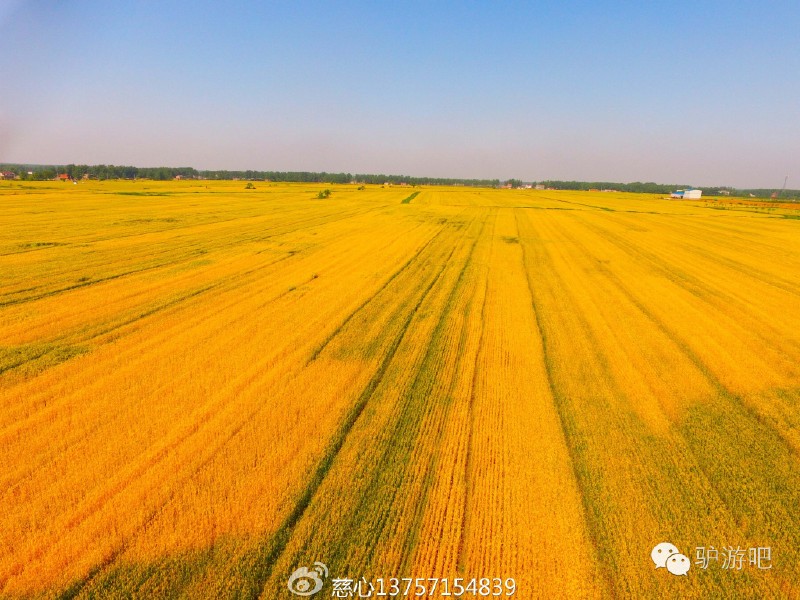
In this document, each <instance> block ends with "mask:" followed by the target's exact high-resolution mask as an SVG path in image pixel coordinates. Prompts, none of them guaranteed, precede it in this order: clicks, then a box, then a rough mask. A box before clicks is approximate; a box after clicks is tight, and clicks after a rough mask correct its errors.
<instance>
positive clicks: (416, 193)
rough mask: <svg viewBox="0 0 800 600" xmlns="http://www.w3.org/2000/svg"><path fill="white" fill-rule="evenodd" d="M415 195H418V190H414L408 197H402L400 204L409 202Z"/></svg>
mask: <svg viewBox="0 0 800 600" xmlns="http://www.w3.org/2000/svg"><path fill="white" fill-rule="evenodd" d="M417 196H419V192H414V193H413V194H411V195H410V196H409V197H408V198H404V199H403V200H402V201H401V202H400V204H411V201H412V200H413V199H414V198H416V197H417Z"/></svg>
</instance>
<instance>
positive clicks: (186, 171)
mask: <svg viewBox="0 0 800 600" xmlns="http://www.w3.org/2000/svg"><path fill="white" fill-rule="evenodd" d="M0 171H11V172H13V173H16V174H17V175H19V176H20V178H21V179H29V180H49V179H55V178H56V177H57V176H58V175H60V174H63V173H65V174H66V175H67V176H68V177H70V178H71V179H81V178H82V177H83V176H84V175H88V176H89V177H91V178H93V179H155V180H159V181H165V180H168V179H175V178H176V177H182V178H184V179H196V178H199V179H221V180H225V179H243V180H250V181H253V180H262V181H264V180H266V181H288V182H298V183H353V182H356V183H368V184H377V185H382V184H385V183H389V184H393V185H397V184H401V183H405V184H408V185H464V186H474V187H500V185H501V181H500V180H499V179H455V178H446V177H411V176H408V175H384V174H367V173H357V174H355V175H353V174H351V173H327V172H325V171H322V172H314V171H254V170H247V171H227V170H217V171H198V170H197V169H194V168H192V167H132V166H123V165H73V164H70V165H21V164H0ZM503 183H505V184H510V185H511V186H512V187H521V186H522V185H523V182H522V181H521V180H519V179H509V180H507V181H505V182H503ZM534 183H536V182H534ZM538 183H539V184H541V185H543V186H545V187H547V188H552V189H556V190H585V191H588V190H593V189H598V190H619V191H621V192H638V193H647V194H668V193H670V192H671V191H673V190H676V189H685V188H687V187H690V186H687V185H666V184H662V183H653V182H652V181H648V182H645V183H642V182H641V181H634V182H633V183H619V182H613V181H558V180H547V181H540V182H538ZM699 189H701V190H703V194H704V195H706V196H716V195H718V194H719V191H720V190H724V191H726V192H730V194H731V195H738V196H747V195H750V194H752V195H753V196H755V197H758V198H769V197H770V195H771V194H772V193H773V192H774V191H775V190H771V189H769V190H768V189H751V190H741V189H740V190H737V189H734V188H731V187H701V188H699ZM781 197H782V198H798V197H800V190H784V191H783V193H781Z"/></svg>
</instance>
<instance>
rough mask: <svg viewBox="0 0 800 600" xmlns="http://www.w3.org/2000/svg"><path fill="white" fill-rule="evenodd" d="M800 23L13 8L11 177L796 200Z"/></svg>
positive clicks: (547, 6) (173, 7)
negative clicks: (749, 193)
mask: <svg viewBox="0 0 800 600" xmlns="http://www.w3.org/2000/svg"><path fill="white" fill-rule="evenodd" d="M798 25H800V8H798V6H797V5H796V4H794V3H789V2H776V3H774V4H772V5H770V6H769V7H766V8H764V7H763V6H762V5H757V4H755V3H737V4H736V5H735V6H731V5H729V4H728V3H723V2H700V3H689V2H677V3H670V4H664V5H658V6H644V5H642V6H640V5H630V6H625V7H624V8H623V7H619V6H618V5H617V4H616V3H610V2H598V3H594V4H592V5H591V6H589V7H586V6H584V5H583V4H579V3H553V2H544V3H537V4H536V5H535V6H527V5H526V6H524V7H523V6H519V5H517V4H514V3H502V4H492V5H486V6H484V5H479V4H471V5H468V6H463V5H461V4H460V3H459V4H456V3H437V4H436V5H435V6H433V5H429V4H426V3H407V4H404V5H395V6H373V5H371V4H368V3H361V2H350V3H345V4H340V5H336V6H315V5H313V4H306V3H303V4H300V3H294V4H292V5H291V6H284V5H277V4H276V5H273V4H258V5H250V4H249V3H234V4H228V5H226V6H225V7H224V8H220V7H218V6H217V5H215V4H214V3H208V2H200V3H184V2H166V3H159V4H158V5H145V4H142V3H132V2H119V3H114V4H113V5H107V4H104V3H99V2H96V1H94V0H92V1H79V2H74V3H71V4H70V5H69V6H64V5H61V4H60V3H56V2H40V1H24V0H23V1H6V2H2V1H0V52H2V53H3V55H4V56H6V57H9V60H8V64H9V65H11V69H10V70H9V72H8V73H7V75H6V79H5V85H4V86H3V87H2V88H0V162H13V163H35V164H69V163H75V164H124V165H135V166H140V167H144V166H160V165H166V166H192V167H194V168H197V169H199V170H218V169H229V170H247V169H253V170H275V171H327V172H350V173H386V174H407V175H412V176H419V177H442V178H446V177H452V178H474V179H494V178H497V179H508V178H512V177H513V178H519V179H523V180H525V181H541V180H546V179H552V180H555V179H561V180H582V181H614V182H630V181H655V182H659V183H665V184H670V183H686V184H691V185H696V186H734V187H739V188H767V189H770V188H780V187H781V186H782V185H783V182H784V177H786V176H787V175H788V176H789V183H788V187H790V188H797V187H798V184H800V164H798V161H797V156H798V154H800V118H798V114H797V113H798V110H797V104H796V97H797V94H798V92H800V84H798V82H797V78H796V77H791V76H790V74H791V73H792V72H796V71H797V70H798V68H799V67H800V50H798V45H797V43H796V31H797V29H798Z"/></svg>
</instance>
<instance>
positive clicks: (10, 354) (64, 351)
mask: <svg viewBox="0 0 800 600" xmlns="http://www.w3.org/2000/svg"><path fill="white" fill-rule="evenodd" d="M88 351H89V348H87V347H86V346H72V345H67V344H55V343H44V344H23V345H20V346H0V375H2V374H3V373H6V372H8V371H12V370H13V371H16V372H17V373H19V374H21V375H23V376H28V377H29V376H32V375H37V374H38V373H41V372H42V371H44V370H45V369H49V368H50V367H54V366H56V365H58V364H61V363H63V362H66V361H68V360H69V359H71V358H73V357H75V356H80V355H81V354H85V353H86V352H88Z"/></svg>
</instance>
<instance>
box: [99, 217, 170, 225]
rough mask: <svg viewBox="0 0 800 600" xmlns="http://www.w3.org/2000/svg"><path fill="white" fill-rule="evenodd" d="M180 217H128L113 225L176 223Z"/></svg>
mask: <svg viewBox="0 0 800 600" xmlns="http://www.w3.org/2000/svg"><path fill="white" fill-rule="evenodd" d="M179 220H180V219H176V218H174V217H162V218H154V219H128V220H127V221H117V222H116V223H114V225H144V224H146V223H177V222H178V221H179Z"/></svg>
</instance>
